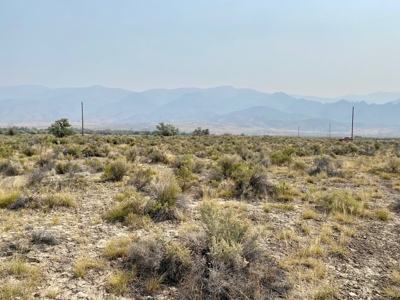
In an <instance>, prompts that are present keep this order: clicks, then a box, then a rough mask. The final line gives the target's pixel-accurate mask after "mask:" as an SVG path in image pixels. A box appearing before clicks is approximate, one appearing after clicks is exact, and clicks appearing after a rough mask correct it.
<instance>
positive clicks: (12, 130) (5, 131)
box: [0, 126, 209, 135]
mask: <svg viewBox="0 0 400 300" xmlns="http://www.w3.org/2000/svg"><path fill="white" fill-rule="evenodd" d="M74 130H75V132H76V134H81V132H82V129H81V128H74ZM47 133H49V130H48V128H40V129H39V128H35V127H31V128H30V127H17V126H13V127H2V128H1V127H0V135H17V134H47ZM85 134H97V135H160V132H159V131H158V130H154V131H149V130H133V129H85ZM177 134H178V135H208V134H209V132H208V131H204V130H203V131H200V132H199V128H198V129H196V130H195V131H194V132H178V133H177Z"/></svg>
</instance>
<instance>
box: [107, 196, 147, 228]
mask: <svg viewBox="0 0 400 300" xmlns="http://www.w3.org/2000/svg"><path fill="white" fill-rule="evenodd" d="M145 207H146V200H145V199H144V198H143V197H142V195H140V194H139V193H131V194H130V195H129V196H128V198H127V199H124V200H123V201H120V202H119V203H118V204H117V205H116V206H115V207H113V208H112V209H111V210H109V211H108V212H107V213H106V215H105V218H106V219H107V220H109V221H112V222H116V221H119V222H123V221H125V220H126V218H127V217H128V215H129V214H136V215H139V216H142V215H144V214H145Z"/></svg>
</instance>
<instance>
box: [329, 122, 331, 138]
mask: <svg viewBox="0 0 400 300" xmlns="http://www.w3.org/2000/svg"><path fill="white" fill-rule="evenodd" d="M329 138H331V123H329Z"/></svg>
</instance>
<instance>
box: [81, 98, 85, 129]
mask: <svg viewBox="0 0 400 300" xmlns="http://www.w3.org/2000/svg"><path fill="white" fill-rule="evenodd" d="M81 107H82V136H84V135H85V130H84V128H83V102H81Z"/></svg>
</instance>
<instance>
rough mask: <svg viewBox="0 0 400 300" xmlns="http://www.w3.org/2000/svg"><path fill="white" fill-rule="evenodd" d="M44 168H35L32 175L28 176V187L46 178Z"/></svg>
mask: <svg viewBox="0 0 400 300" xmlns="http://www.w3.org/2000/svg"><path fill="white" fill-rule="evenodd" d="M46 170H47V169H46V167H41V168H35V169H33V171H32V173H30V174H29V175H28V185H31V186H32V185H36V184H39V183H41V182H42V181H43V179H45V178H46V176H47V174H46Z"/></svg>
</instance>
